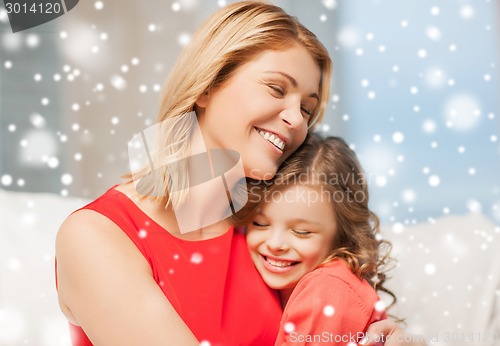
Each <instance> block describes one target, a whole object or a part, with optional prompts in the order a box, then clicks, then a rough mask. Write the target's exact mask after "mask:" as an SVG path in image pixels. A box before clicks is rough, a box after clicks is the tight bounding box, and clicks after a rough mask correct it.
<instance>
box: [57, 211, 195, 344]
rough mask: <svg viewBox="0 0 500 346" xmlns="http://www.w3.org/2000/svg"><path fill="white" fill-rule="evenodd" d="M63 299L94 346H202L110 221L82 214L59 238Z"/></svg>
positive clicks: (75, 216)
mask: <svg viewBox="0 0 500 346" xmlns="http://www.w3.org/2000/svg"><path fill="white" fill-rule="evenodd" d="M56 257H57V280H58V294H59V302H60V305H61V308H62V310H63V312H64V313H65V315H66V316H67V317H68V319H69V320H70V321H71V322H72V323H74V324H77V325H80V326H81V327H82V329H83V330H84V331H85V333H86V334H87V336H88V337H89V339H90V340H91V341H92V343H93V344H94V345H199V342H198V341H197V340H196V338H195V337H194V335H193V334H192V333H191V331H190V330H189V328H188V327H187V326H186V325H185V324H184V322H183V321H182V319H181V318H180V316H179V315H178V314H177V312H176V311H175V309H174V308H173V306H172V305H171V304H170V302H169V301H168V299H167V298H166V297H165V295H164V294H163V292H162V291H161V289H160V288H159V287H158V285H157V283H156V282H155V281H154V280H153V276H152V273H151V269H150V266H149V264H148V262H147V261H146V259H145V258H144V256H143V255H142V254H141V253H140V251H139V250H138V249H137V248H136V247H135V246H134V244H133V243H132V242H131V241H130V240H129V239H128V237H127V236H126V235H125V234H124V233H123V232H122V231H121V230H120V229H119V228H118V226H116V225H115V224H114V223H113V222H112V221H110V220H109V219H107V218H106V217H104V216H102V215H101V214H98V213H96V212H93V211H90V210H81V211H78V212H76V213H74V214H72V215H71V216H69V217H68V219H67V220H66V221H65V222H64V223H63V225H62V226H61V228H60V230H59V232H58V234H57V239H56Z"/></svg>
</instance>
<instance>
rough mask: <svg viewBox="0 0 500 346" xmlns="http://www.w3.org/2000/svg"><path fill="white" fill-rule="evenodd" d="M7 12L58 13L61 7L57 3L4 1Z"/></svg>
mask: <svg viewBox="0 0 500 346" xmlns="http://www.w3.org/2000/svg"><path fill="white" fill-rule="evenodd" d="M5 9H6V10H7V13H15V14H18V13H26V14H28V13H47V14H48V13H60V12H61V11H62V10H63V9H62V8H61V4H59V3H57V2H56V3H50V2H46V3H40V4H27V3H19V2H7V3H5Z"/></svg>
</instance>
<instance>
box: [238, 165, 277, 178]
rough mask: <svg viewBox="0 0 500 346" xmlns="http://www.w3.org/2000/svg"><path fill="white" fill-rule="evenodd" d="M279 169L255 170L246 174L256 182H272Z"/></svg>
mask: <svg viewBox="0 0 500 346" xmlns="http://www.w3.org/2000/svg"><path fill="white" fill-rule="evenodd" d="M277 171H278V167H273V169H258V168H254V169H252V170H250V171H248V172H246V176H247V177H248V178H251V179H255V180H271V179H272V178H274V176H275V175H276V172H277Z"/></svg>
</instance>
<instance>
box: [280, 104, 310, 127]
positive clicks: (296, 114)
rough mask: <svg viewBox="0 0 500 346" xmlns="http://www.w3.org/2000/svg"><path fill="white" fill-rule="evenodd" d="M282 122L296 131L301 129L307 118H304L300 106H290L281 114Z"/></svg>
mask: <svg viewBox="0 0 500 346" xmlns="http://www.w3.org/2000/svg"><path fill="white" fill-rule="evenodd" d="M281 120H283V122H284V123H285V124H286V126H287V127H289V128H292V129H295V128H299V127H300V126H302V125H303V124H305V123H306V122H307V121H306V118H304V116H302V111H301V109H300V104H299V105H298V106H297V104H293V105H290V106H289V107H287V108H286V109H284V110H283V111H282V112H281Z"/></svg>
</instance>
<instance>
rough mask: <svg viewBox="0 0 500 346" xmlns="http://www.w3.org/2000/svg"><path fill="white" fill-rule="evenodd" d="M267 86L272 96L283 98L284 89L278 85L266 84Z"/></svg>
mask: <svg viewBox="0 0 500 346" xmlns="http://www.w3.org/2000/svg"><path fill="white" fill-rule="evenodd" d="M267 86H268V87H269V88H270V89H271V92H272V93H273V94H274V96H277V97H283V96H285V95H286V89H285V88H283V87H282V86H280V85H278V84H268V85H267Z"/></svg>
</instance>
